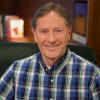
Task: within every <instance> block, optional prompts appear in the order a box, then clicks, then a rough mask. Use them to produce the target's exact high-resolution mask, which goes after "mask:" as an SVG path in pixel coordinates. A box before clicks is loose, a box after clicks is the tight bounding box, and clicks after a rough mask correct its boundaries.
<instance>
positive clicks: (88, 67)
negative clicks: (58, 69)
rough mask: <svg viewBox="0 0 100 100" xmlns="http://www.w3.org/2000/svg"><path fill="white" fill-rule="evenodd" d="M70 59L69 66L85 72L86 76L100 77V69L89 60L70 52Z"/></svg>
mask: <svg viewBox="0 0 100 100" xmlns="http://www.w3.org/2000/svg"><path fill="white" fill-rule="evenodd" d="M69 53H70V59H69V64H70V66H73V67H74V68H76V69H80V70H81V71H83V72H85V73H86V74H99V75H100V68H99V67H98V66H97V65H95V64H93V63H92V62H89V61H88V60H86V59H84V58H83V57H81V56H79V55H77V54H76V53H74V52H71V51H69Z"/></svg>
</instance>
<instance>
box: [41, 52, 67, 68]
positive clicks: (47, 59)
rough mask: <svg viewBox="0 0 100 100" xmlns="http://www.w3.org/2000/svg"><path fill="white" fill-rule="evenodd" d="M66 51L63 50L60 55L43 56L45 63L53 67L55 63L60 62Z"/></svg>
mask: <svg viewBox="0 0 100 100" xmlns="http://www.w3.org/2000/svg"><path fill="white" fill-rule="evenodd" d="M65 52H66V51H65ZM65 52H63V54H62V55H61V56H59V57H55V58H49V57H45V56H42V58H43V61H44V63H45V64H46V66H50V67H52V65H54V64H55V63H56V62H58V61H59V60H60V58H61V57H62V56H63V55H64V54H65Z"/></svg>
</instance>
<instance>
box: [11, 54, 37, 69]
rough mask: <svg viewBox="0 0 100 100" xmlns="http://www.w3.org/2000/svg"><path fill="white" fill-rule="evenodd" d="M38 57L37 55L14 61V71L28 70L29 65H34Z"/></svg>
mask: <svg viewBox="0 0 100 100" xmlns="http://www.w3.org/2000/svg"><path fill="white" fill-rule="evenodd" d="M38 57H39V53H37V54H34V55H31V56H29V57H26V58H24V59H20V60H17V61H15V62H14V63H13V64H12V66H13V69H14V70H18V69H22V68H24V69H25V68H29V67H31V65H33V66H34V65H35V63H36V62H37V60H38Z"/></svg>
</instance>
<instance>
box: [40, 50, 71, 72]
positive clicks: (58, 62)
mask: <svg viewBox="0 0 100 100" xmlns="http://www.w3.org/2000/svg"><path fill="white" fill-rule="evenodd" d="M69 55H70V50H69V49H67V50H66V52H65V54H64V55H63V56H62V57H61V58H60V59H59V60H58V61H57V62H56V63H55V64H53V65H52V66H51V68H50V69H48V67H47V66H46V64H45V63H44V61H43V58H42V56H41V53H40V57H39V62H40V64H41V65H42V67H43V69H44V70H45V71H46V72H52V71H55V70H57V69H59V68H60V66H61V65H62V64H63V63H64V61H65V60H66V59H68V58H69Z"/></svg>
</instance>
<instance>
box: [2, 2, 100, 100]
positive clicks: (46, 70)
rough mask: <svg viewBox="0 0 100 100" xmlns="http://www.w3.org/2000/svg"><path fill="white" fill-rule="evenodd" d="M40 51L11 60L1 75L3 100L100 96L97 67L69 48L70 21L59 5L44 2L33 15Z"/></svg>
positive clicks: (96, 98)
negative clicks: (26, 56)
mask: <svg viewBox="0 0 100 100" xmlns="http://www.w3.org/2000/svg"><path fill="white" fill-rule="evenodd" d="M32 27H33V34H34V37H35V41H36V42H37V45H38V47H39V49H40V53H38V54H36V55H33V56H31V57H29V58H26V59H23V60H19V61H17V62H15V63H13V64H12V66H11V67H10V68H9V69H8V71H7V72H6V74H4V76H3V77H2V78H1V79H0V97H1V98H3V99H4V100H14V99H15V100H52V99H54V100H61V99H62V100H100V70H99V68H97V67H96V66H94V65H93V64H91V63H89V62H88V61H86V60H84V59H83V58H81V57H79V56H78V55H76V54H74V53H72V52H70V50H68V48H66V45H67V44H68V42H69V40H70V35H71V23H70V18H69V15H68V13H67V12H66V11H65V9H64V8H62V7H61V6H60V5H58V4H55V3H47V4H45V5H44V6H42V7H40V8H39V9H38V10H37V12H36V13H35V15H34V18H33V22H32Z"/></svg>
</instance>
